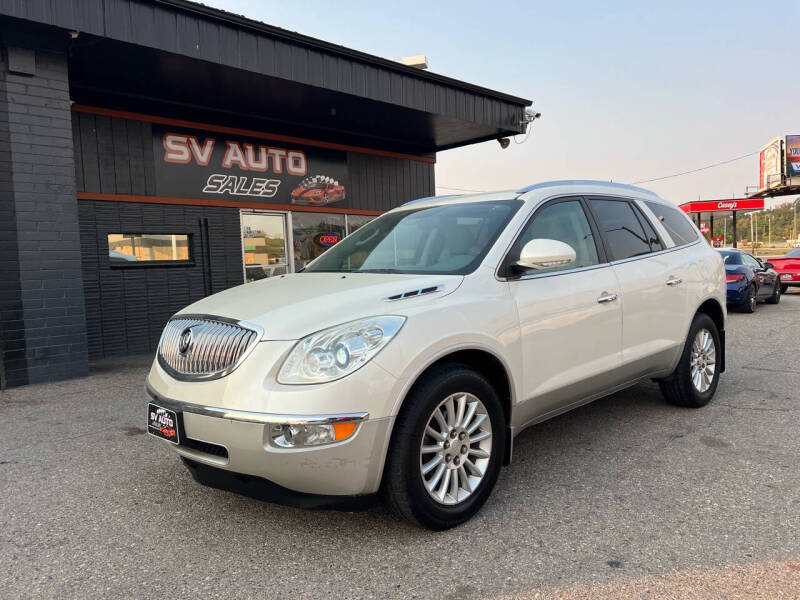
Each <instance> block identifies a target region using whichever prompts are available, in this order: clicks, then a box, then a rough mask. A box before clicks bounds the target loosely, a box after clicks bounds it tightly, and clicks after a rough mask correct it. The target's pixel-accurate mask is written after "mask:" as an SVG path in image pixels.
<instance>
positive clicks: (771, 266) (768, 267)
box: [764, 262, 775, 269]
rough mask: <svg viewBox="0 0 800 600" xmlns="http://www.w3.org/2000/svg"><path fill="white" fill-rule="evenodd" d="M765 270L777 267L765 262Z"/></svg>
mask: <svg viewBox="0 0 800 600" xmlns="http://www.w3.org/2000/svg"><path fill="white" fill-rule="evenodd" d="M764 268H765V269H774V268H775V265H773V264H772V263H771V262H765V263H764Z"/></svg>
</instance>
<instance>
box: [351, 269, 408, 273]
mask: <svg viewBox="0 0 800 600" xmlns="http://www.w3.org/2000/svg"><path fill="white" fill-rule="evenodd" d="M399 272H400V271H398V270H397V269H354V270H353V273H399Z"/></svg>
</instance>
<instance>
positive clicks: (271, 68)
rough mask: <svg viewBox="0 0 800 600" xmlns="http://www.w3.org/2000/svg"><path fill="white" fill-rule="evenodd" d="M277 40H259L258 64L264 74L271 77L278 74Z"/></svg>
mask: <svg viewBox="0 0 800 600" xmlns="http://www.w3.org/2000/svg"><path fill="white" fill-rule="evenodd" d="M275 46H276V42H275V40H271V39H269V38H258V64H259V65H260V67H261V72H262V73H268V74H270V75H272V74H275V72H276V66H275V65H276V63H277V57H276V53H277V49H276V47H275Z"/></svg>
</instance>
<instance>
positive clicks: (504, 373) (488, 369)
mask: <svg viewBox="0 0 800 600" xmlns="http://www.w3.org/2000/svg"><path fill="white" fill-rule="evenodd" d="M448 364H461V365H465V366H467V367H469V368H471V369H474V370H475V371H476V372H478V373H480V374H481V375H483V376H484V377H485V378H486V379H487V380H488V381H489V383H490V384H491V385H492V387H493V388H494V389H495V390H496V391H497V395H498V397H499V398H500V404H501V406H502V408H503V416H504V417H505V420H506V447H505V448H504V449H503V464H508V463H510V462H511V448H512V443H513V433H514V432H513V428H512V427H511V413H512V407H513V406H514V396H515V392H514V381H513V378H512V376H511V369H510V368H509V366H508V365H507V364H506V363H505V361H504V360H503V359H502V358H500V357H499V356H498V355H497V354H495V353H494V352H491V351H490V350H489V349H487V348H485V347H482V346H459V347H455V348H449V349H448V350H445V351H443V352H441V353H439V354H437V355H435V356H434V357H432V358H431V359H429V361H428V362H427V363H426V364H425V365H424V366H423V367H422V368H421V369H420V370H419V371H418V372H417V373H416V374H415V375H414V376H413V378H412V379H413V381H412V382H411V383H410V385H408V386H407V387H406V390H405V392H404V393H403V395H402V398H401V399H400V401H399V402H398V407H397V410H396V411H395V413H396V415H397V416H398V417H399V415H400V414H401V413H402V410H403V407H404V406H405V405H406V399H407V398H408V397H409V395H410V394H411V393H412V392H413V391H414V389H415V387H416V386H417V384H418V383H419V382H420V380H421V379H422V378H423V377H424V376H425V375H426V374H427V373H430V372H431V371H432V370H434V369H437V368H440V367H442V366H444V365H448ZM396 425H397V418H395V419H394V422H393V423H392V430H391V433H390V435H389V443H388V445H387V447H386V448H387V455H388V452H389V449H390V448H391V447H392V444H393V442H394V436H395V432H396V431H397V427H396ZM384 467H385V461H384V465H383V466H382V467H381V469H382V473H381V485H383V483H382V482H383V478H384V477H385V469H384Z"/></svg>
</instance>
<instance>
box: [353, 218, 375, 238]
mask: <svg viewBox="0 0 800 600" xmlns="http://www.w3.org/2000/svg"><path fill="white" fill-rule="evenodd" d="M374 218H375V217H373V216H367V215H347V235H350V234H351V233H353V232H354V231H355V230H356V229H358V228H359V227H363V226H364V225H366V224H367V223H369V222H370V221H372V219H374Z"/></svg>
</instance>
